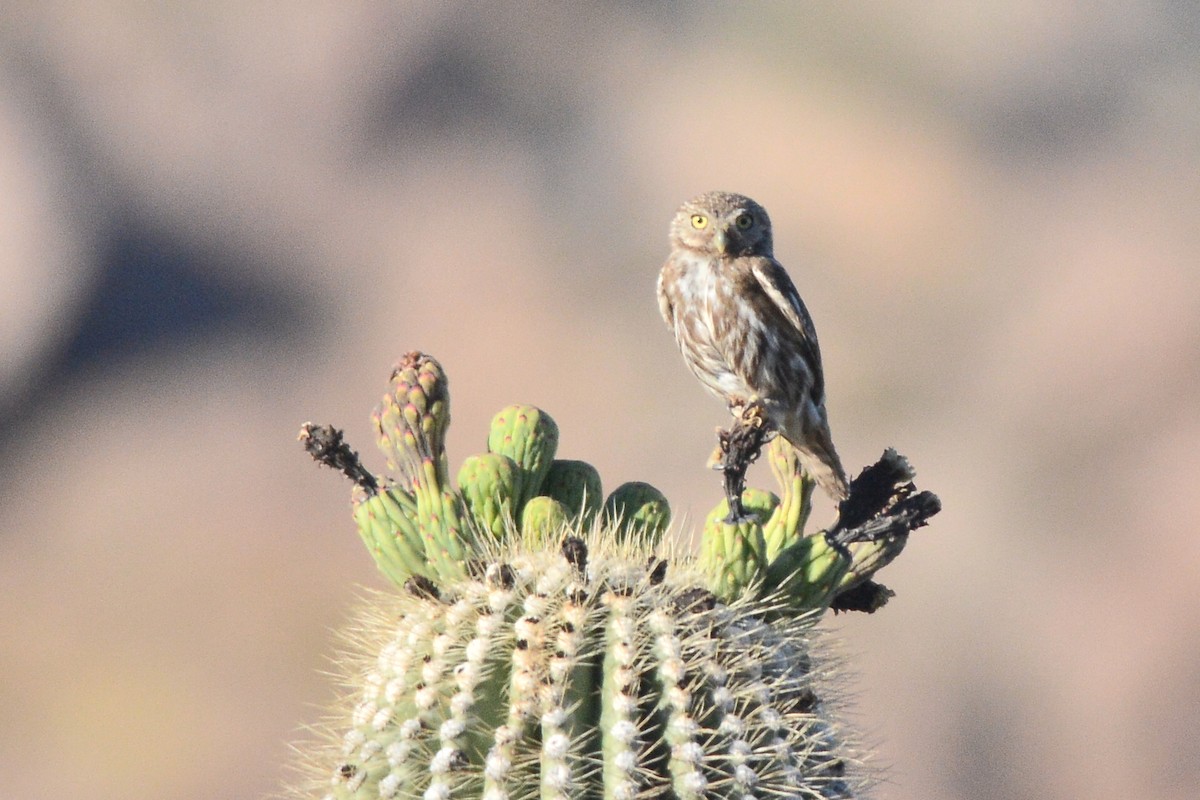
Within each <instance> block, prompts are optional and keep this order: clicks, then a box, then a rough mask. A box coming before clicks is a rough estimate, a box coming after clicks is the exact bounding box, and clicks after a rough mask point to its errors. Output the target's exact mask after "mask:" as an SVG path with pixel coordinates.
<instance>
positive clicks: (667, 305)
mask: <svg viewBox="0 0 1200 800" xmlns="http://www.w3.org/2000/svg"><path fill="white" fill-rule="evenodd" d="M671 266H672V265H671V262H670V261H668V262H667V263H666V264H664V265H663V268H662V271H661V272H659V273H658V310H659V313H661V314H662V318H663V322H665V323H667V327H668V328H670V329H671V330H675V307H674V305H673V304H672V303H671V297H670V295H669V294H668V293H667V290H666V287H665V286H664V283H665V282H666V281H668V280H674V278H673V277H668V273H672V272H673V270H672V269H671Z"/></svg>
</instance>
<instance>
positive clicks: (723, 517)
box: [700, 489, 779, 602]
mask: <svg viewBox="0 0 1200 800" xmlns="http://www.w3.org/2000/svg"><path fill="white" fill-rule="evenodd" d="M778 504H779V498H778V497H776V496H775V495H773V494H771V493H770V492H764V491H762V490H759V489H746V490H745V491H743V492H742V504H741V505H742V514H741V515H740V517H739V520H738V522H736V523H732V522H729V521H728V519H729V503H728V501H727V500H722V501H721V502H720V503H718V504H717V506H716V508H714V509H713V510H712V511H710V512H709V514H708V516H707V517H706V518H705V520H704V534H703V536H702V538H701V546H700V547H701V549H700V567H701V569H702V570H703V571H704V573H705V575H706V577H707V579H708V588H709V590H710V591H711V592H712V593H713V594H715V595H716V596H717V597H719V598H721V599H722V600H725V601H727V602H729V601H732V600H735V599H737V598H738V597H741V596H743V595H745V594H747V593H748V592H749V591H751V590H752V589H757V588H758V586H759V585H760V584H761V582H762V579H763V576H764V573H765V572H766V569H767V564H768V563H769V562H768V560H767V544H766V541H765V539H764V537H763V522H764V521H765V520H767V519H768V518H770V516H771V514H772V512H773V511H774V510H775V507H776V506H777V505H778Z"/></svg>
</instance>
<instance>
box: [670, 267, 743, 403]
mask: <svg viewBox="0 0 1200 800" xmlns="http://www.w3.org/2000/svg"><path fill="white" fill-rule="evenodd" d="M678 266H680V267H681V269H680V270H679V271H678V273H677V280H676V281H675V295H676V296H675V298H674V305H675V338H676V339H677V340H678V342H679V347H680V349H681V350H682V351H683V354H684V358H685V360H686V361H687V364H688V366H689V367H690V368H691V370H692V372H693V373H694V374H695V375H696V377H697V378H699V379H700V382H701V383H703V384H704V385H705V387H707V388H708V389H709V391H711V392H712V393H714V394H716V395H717V396H719V397H721V398H724V399H729V398H733V397H748V396H749V395H751V394H752V393H753V392H752V391H751V389H750V387H749V385H748V384H747V383H746V381H745V380H744V379H743V377H742V375H741V372H740V370H738V369H737V368H736V357H737V353H736V351H734V350H733V349H732V348H731V344H734V343H733V342H731V339H730V333H731V332H732V331H733V330H734V328H736V327H737V326H738V323H739V320H738V319H737V318H738V317H739V316H740V312H739V309H738V302H737V298H736V288H735V286H734V284H733V283H732V282H731V281H730V280H729V277H728V276H727V275H725V274H723V272H722V269H721V264H720V263H719V262H718V261H716V260H715V259H702V258H694V257H686V256H685V257H684V260H683V261H682V263H680V264H678Z"/></svg>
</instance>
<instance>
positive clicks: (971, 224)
mask: <svg viewBox="0 0 1200 800" xmlns="http://www.w3.org/2000/svg"><path fill="white" fill-rule="evenodd" d="M978 5H979V6H980V7H979V8H973V7H970V6H969V5H968V4H962V3H945V2H942V3H939V2H915V3H907V4H903V6H902V7H901V6H895V7H890V8H884V7H881V6H876V5H874V4H854V5H851V4H823V5H821V6H809V5H808V4H805V5H804V6H800V5H799V4H791V3H784V2H774V3H729V4H690V3H676V2H654V3H637V2H617V1H616V0H611V1H610V2H595V3H586V4H585V3H556V2H544V3H530V2H524V3H504V4H500V3H495V4H488V3H482V4H481V3H466V2H449V1H447V0H430V1H429V2H407V3H403V2H395V3H345V2H326V3H309V4H302V5H293V4H284V3H260V4H253V5H247V4H243V3H232V2H204V3H201V2H181V3H172V4H159V5H158V6H154V5H150V4H145V3H133V2H112V3H107V4H103V5H101V4H94V3H82V2H46V3H35V2H20V1H18V2H10V3H7V4H5V8H4V11H3V23H0V587H2V591H0V675H2V676H3V680H0V707H2V708H3V709H4V711H3V713H2V714H0V794H2V795H3V796H5V797H11V798H22V799H24V798H29V799H30V800H37V799H38V798H59V797H66V796H77V797H82V796H86V797H88V798H89V799H90V800H109V799H110V798H111V799H112V800H117V798H120V799H121V800H124V799H125V798H140V797H157V798H181V799H185V798H196V799H197V800H199V799H200V798H213V797H247V798H253V797H261V796H263V795H265V794H268V793H270V792H273V791H275V790H277V789H278V788H279V786H280V785H281V783H282V782H283V781H284V780H285V779H286V776H287V769H286V764H287V762H288V761H289V758H290V756H289V750H288V742H289V741H292V740H295V739H296V738H297V737H298V736H299V735H300V734H299V730H298V728H299V726H300V725H301V724H303V723H304V722H305V721H312V720H314V719H316V718H317V717H318V716H319V715H320V713H321V710H320V709H321V706H322V705H323V704H325V703H327V702H328V701H329V700H330V699H331V698H332V697H333V696H334V693H335V688H334V687H333V686H331V685H330V684H329V682H328V680H327V679H326V678H325V676H324V675H323V674H322V673H321V670H322V669H324V668H326V667H327V666H328V657H329V655H330V653H331V651H332V649H333V640H334V637H333V634H332V630H333V629H334V628H336V627H337V626H339V625H342V624H344V622H345V620H346V619H347V616H348V614H349V613H350V610H351V608H352V607H353V605H354V603H355V597H356V593H355V589H354V587H355V585H356V584H358V585H361V584H366V585H372V586H380V585H382V579H381V578H378V577H376V576H375V574H374V568H373V566H372V565H371V562H370V559H369V557H368V556H367V555H366V553H365V552H363V550H362V546H361V544H360V543H359V542H358V540H357V537H356V536H355V534H354V530H353V526H352V523H351V521H350V519H349V515H348V507H347V497H348V489H347V486H346V485H345V484H344V483H343V482H341V481H340V480H339V479H338V478H337V476H335V475H334V474H332V473H328V472H318V471H317V470H316V469H315V468H314V467H313V466H312V464H311V463H310V462H309V460H308V459H307V457H306V456H304V454H303V453H302V452H301V450H300V448H299V446H298V445H297V444H296V442H295V441H294V439H295V435H296V430H297V428H298V426H299V424H300V423H301V422H303V421H305V420H307V419H315V420H316V421H318V422H327V421H328V422H335V423H339V424H342V425H344V426H345V427H346V428H347V434H348V436H350V437H351V438H352V440H353V441H355V442H357V443H358V444H359V446H360V447H362V448H363V449H364V450H365V451H366V450H369V449H370V441H371V437H370V432H369V427H368V423H367V413H368V412H369V410H370V408H371V407H372V406H373V405H374V403H375V402H376V400H377V399H378V396H379V395H380V394H381V393H382V391H383V389H384V388H385V382H386V379H387V374H388V370H389V366H390V364H391V363H392V361H393V360H394V359H395V358H397V357H398V356H399V355H400V354H402V353H403V352H405V351H406V350H409V349H413V348H420V349H424V350H427V351H428V352H431V353H433V354H435V355H436V356H437V357H438V358H439V359H441V360H442V362H443V363H444V364H445V366H446V369H447V370H448V372H449V374H450V377H451V381H452V389H453V393H454V395H453V396H454V417H455V424H454V427H453V428H452V430H451V436H450V448H451V452H452V457H453V459H454V462H455V463H456V464H457V462H458V461H460V460H461V459H462V458H463V457H465V456H466V455H468V454H470V453H472V452H476V451H479V450H481V449H482V448H483V445H484V441H485V437H486V427H487V423H488V420H489V419H490V417H491V415H492V413H493V412H494V411H496V410H497V409H499V408H501V407H502V406H504V405H506V404H508V403H511V402H530V403H536V404H538V405H541V406H542V407H544V408H546V409H548V410H549V411H550V412H551V413H552V414H553V415H554V416H555V418H556V419H557V420H558V422H559V424H560V426H561V428H562V431H563V438H562V446H561V450H560V452H561V453H562V455H563V456H564V457H567V458H570V457H579V458H586V459H588V460H590V461H592V462H593V463H594V464H596V466H597V467H598V468H599V469H600V471H601V473H602V474H603V475H604V476H605V478H606V479H607V480H608V481H610V482H612V484H613V485H615V483H617V482H620V481H624V480H631V479H640V480H647V481H651V482H653V483H655V484H656V485H658V486H659V487H660V488H662V489H663V490H664V491H666V493H667V494H668V495H669V496H670V497H671V498H672V499H673V500H674V501H675V506H676V509H677V512H679V513H680V514H683V513H685V512H686V513H687V514H688V515H689V516H690V520H691V522H695V521H696V520H698V519H700V518H702V516H703V514H704V513H705V512H706V511H707V510H708V508H710V507H711V506H712V505H713V504H714V503H715V502H716V500H717V499H718V497H719V484H718V480H717V476H715V475H713V474H711V473H708V472H706V471H705V470H704V459H705V457H706V456H707V454H708V452H709V450H710V449H711V447H712V430H713V428H714V426H716V425H718V424H721V423H723V422H724V421H725V416H724V411H723V409H722V408H721V406H720V404H719V403H718V402H717V401H715V400H713V399H712V398H710V397H709V396H708V395H707V394H706V393H705V392H704V391H703V390H702V389H701V388H700V387H699V385H698V384H697V383H696V382H695V381H694V380H693V378H692V377H691V376H690V374H688V372H687V371H686V369H685V368H684V366H683V363H682V360H681V359H680V357H679V355H678V353H677V352H676V350H675V345H674V342H673V341H672V339H671V336H670V335H669V334H668V333H667V331H666V330H665V328H664V327H663V325H662V322H661V320H660V319H659V316H658V310H657V308H656V305H655V300H654V281H655V278H656V276H657V271H658V267H659V265H660V263H661V261H662V259H663V258H664V257H665V255H666V252H667V243H666V228H667V223H668V221H669V219H670V217H671V214H672V212H673V210H674V208H675V206H676V205H677V204H678V203H679V202H681V201H682V200H684V199H685V198H687V197H689V196H691V195H693V194H696V193H698V192H701V191H704V190H708V189H714V188H722V189H728V190H732V191H738V192H742V193H745V194H749V195H751V196H753V197H754V198H756V199H758V200H759V201H761V202H762V203H763V204H764V205H765V206H766V207H767V208H768V210H769V211H770V212H771V215H772V217H773V219H774V221H775V228H776V232H777V233H776V250H777V253H778V254H779V255H780V257H781V259H782V261H783V262H784V264H785V265H787V266H788V268H789V269H790V271H791V273H792V275H793V277H794V278H795V280H796V283H797V284H798V285H799V287H800V289H801V292H802V293H803V294H804V296H805V298H806V300H807V301H808V305H809V308H810V310H811V312H812V314H813V316H814V317H815V319H816V322H817V327H818V329H819V331H820V334H821V343H822V349H823V351H824V355H825V362H826V368H825V371H826V378H827V382H828V388H829V409H830V416H831V421H832V425H833V431H834V435H835V437H836V439H837V442H838V448H839V450H840V451H841V453H842V455H843V458H844V460H845V461H846V463H847V467H850V468H853V469H855V470H856V469H857V468H858V467H860V466H861V465H865V464H867V463H870V462H872V461H874V460H875V458H877V457H878V456H879V454H880V453H881V451H882V450H883V448H884V447H886V446H889V445H892V446H895V447H897V448H898V449H900V450H901V451H902V452H904V453H906V454H907V455H908V456H909V457H910V458H911V459H912V461H913V463H914V464H915V465H916V467H917V468H918V470H919V472H920V476H919V483H920V485H921V486H922V487H924V488H930V489H933V490H935V491H937V492H938V493H939V494H940V495H941V497H942V499H943V501H944V504H945V511H944V512H943V513H942V514H941V515H940V516H939V517H937V518H936V519H935V520H934V524H933V525H932V527H930V528H928V529H926V530H924V531H921V532H919V534H918V535H917V536H915V537H914V541H913V542H912V543H911V545H910V548H909V550H908V551H907V552H906V553H905V555H904V557H902V558H901V559H900V560H899V561H898V562H897V563H896V564H895V565H893V566H892V567H890V568H889V569H888V570H886V572H885V573H884V575H883V576H882V577H883V579H884V581H885V582H886V583H888V584H889V585H891V586H892V587H893V588H895V589H896V590H897V591H898V596H897V597H896V598H895V599H894V600H893V601H892V603H891V605H889V606H888V607H887V608H886V609H884V610H883V611H882V612H880V613H879V614H878V615H876V616H874V617H862V618H846V617H842V618H840V619H839V620H838V621H836V622H835V624H836V625H838V626H840V628H841V631H842V636H843V637H844V639H845V640H846V643H847V648H848V649H849V650H850V652H852V653H854V654H856V661H855V663H856V666H857V669H858V671H859V673H860V675H859V679H858V686H859V689H860V692H861V697H860V702H859V717H860V719H861V722H862V724H863V726H864V727H865V728H866V729H867V730H868V731H869V732H870V735H871V737H872V738H873V739H876V740H878V741H879V742H880V751H879V752H880V755H879V761H880V762H881V763H883V764H885V765H890V767H891V769H890V773H889V775H890V777H889V781H888V782H887V783H886V784H884V785H883V786H882V787H880V789H879V791H878V795H879V797H880V798H884V800H912V799H915V798H922V800H942V799H945V800H949V799H950V798H963V797H970V798H975V799H976V800H988V798H1013V797H1040V798H1063V799H1064V800H1066V799H1067V798H1071V799H1074V798H1080V797H1088V798H1124V797H1134V796H1136V797H1155V798H1164V799H1167V800H1170V799H1172V798H1178V799H1179V800H1184V799H1185V798H1189V799H1190V798H1193V797H1195V791H1196V789H1195V787H1196V786H1197V785H1198V784H1200V746H1198V745H1197V743H1196V730H1197V727H1198V726H1200V670H1197V667H1196V665H1197V663H1200V603H1198V602H1197V599H1198V597H1200V594H1198V592H1197V586H1198V585H1200V535H1198V534H1197V530H1196V528H1197V522H1196V520H1197V519H1198V518H1200V492H1198V491H1197V486H1200V403H1198V402H1197V392H1198V390H1200V180H1197V177H1196V165H1197V163H1200V12H1198V11H1197V9H1196V8H1195V7H1193V6H1192V5H1190V4H1188V3H1180V2H1174V3H1142V4H1130V3H1098V4H1094V5H1092V6H1091V7H1090V8H1087V9H1085V8H1083V4H1076V3H1068V2H1057V1H1055V0H1049V2H1039V3H1031V2H1019V0H1008V1H1007V2H999V3H988V4H978ZM368 458H369V459H370V463H372V464H373V465H374V466H375V467H376V468H379V469H382V458H381V457H377V456H376V455H375V454H373V453H370V452H369V453H368ZM769 479H770V478H769V475H768V474H767V470H766V468H765V466H763V465H759V466H758V467H756V468H755V471H754V472H753V473H752V482H754V483H758V484H759V485H765V484H766V483H767V482H768V481H769ZM831 514H832V509H831V507H830V506H829V504H828V503H827V502H825V504H824V505H821V506H819V507H818V509H817V511H816V513H815V514H814V520H815V521H818V522H820V521H827V520H828V519H829V517H830V516H831ZM690 527H691V524H690V523H689V522H687V521H685V523H684V525H683V526H682V530H684V531H686V530H688V529H690Z"/></svg>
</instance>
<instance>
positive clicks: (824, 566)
mask: <svg viewBox="0 0 1200 800" xmlns="http://www.w3.org/2000/svg"><path fill="white" fill-rule="evenodd" d="M850 564H851V557H850V553H849V551H848V550H847V549H846V548H844V547H836V546H834V545H833V544H831V543H830V542H829V539H828V537H826V535H825V534H824V533H823V532H822V533H814V534H812V535H811V536H805V537H804V538H803V539H801V540H800V541H798V542H796V543H795V544H793V545H791V546H789V547H787V548H785V549H784V550H783V552H781V553H780V554H779V557H778V558H776V559H775V560H774V561H772V562H771V565H770V567H768V569H767V575H766V581H765V583H764V590H765V591H769V592H771V593H773V594H778V595H779V596H780V597H781V598H782V599H783V600H784V601H785V602H787V603H788V604H789V605H791V606H792V607H793V608H799V609H822V610H823V609H825V608H826V607H827V606H828V605H829V601H830V600H832V599H833V596H834V595H835V594H837V592H838V591H839V586H840V584H841V582H842V579H843V577H845V575H846V574H847V571H848V570H849V569H850Z"/></svg>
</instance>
